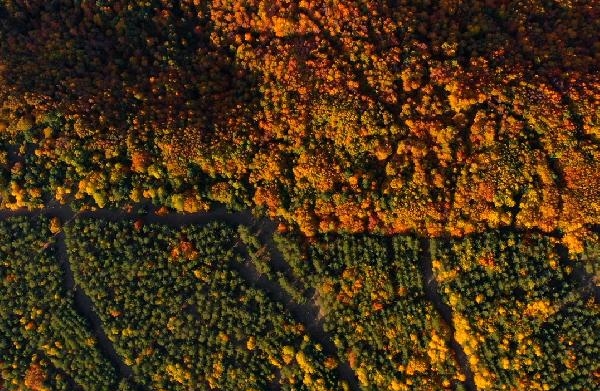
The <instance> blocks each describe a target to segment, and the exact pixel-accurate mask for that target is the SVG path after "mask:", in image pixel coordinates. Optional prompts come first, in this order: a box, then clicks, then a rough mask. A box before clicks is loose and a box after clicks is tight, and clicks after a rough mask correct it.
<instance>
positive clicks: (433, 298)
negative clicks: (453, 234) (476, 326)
mask: <svg viewBox="0 0 600 391" xmlns="http://www.w3.org/2000/svg"><path fill="white" fill-rule="evenodd" d="M420 242H421V246H420V247H421V252H420V262H419V265H420V267H421V274H422V276H423V279H424V286H425V296H426V297H427V300H429V301H430V302H431V303H432V304H433V307H434V308H435V309H436V310H437V312H438V313H439V314H440V315H441V316H442V319H444V322H445V323H446V324H447V325H448V326H449V327H450V332H451V333H452V340H451V341H450V347H451V348H452V349H453V350H454V352H455V353H456V358H457V360H458V365H459V366H460V369H461V371H462V372H463V373H464V374H465V376H466V382H465V386H466V388H467V390H468V391H475V390H477V387H476V386H475V381H474V379H473V372H472V371H471V366H470V365H469V359H468V357H467V355H466V354H465V351H464V349H463V347H462V346H461V345H460V344H459V343H458V342H457V341H456V339H455V338H454V333H455V331H456V330H455V328H454V322H453V320H452V309H451V308H450V306H448V304H446V303H445V302H444V300H443V299H442V296H441V295H440V293H439V287H438V284H437V281H436V279H435V276H434V275H433V264H432V259H431V249H430V243H429V239H426V238H421V239H420Z"/></svg>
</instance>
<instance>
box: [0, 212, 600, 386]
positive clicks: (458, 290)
mask: <svg viewBox="0 0 600 391" xmlns="http://www.w3.org/2000/svg"><path fill="white" fill-rule="evenodd" d="M62 236H64V237H62ZM0 239H1V240H2V242H1V243H2V245H1V246H0V262H1V264H0V283H1V284H2V285H1V287H2V288H1V289H2V293H3V294H2V296H1V297H0V301H1V302H0V304H1V305H0V369H1V372H0V386H1V387H2V388H1V389H7V390H23V389H27V390H34V391H37V390H48V391H50V390H117V389H118V390H121V391H135V390H138V391H140V390H247V391H250V390H290V391H291V390H332V391H334V390H365V391H372V390H391V391H400V390H423V391H426V390H456V391H462V390H469V389H477V390H520V389H527V390H565V389H569V390H592V389H596V388H598V386H599V385H600V377H599V374H600V363H599V362H598V360H597V357H598V355H599V354H600V338H599V335H598V330H599V329H600V323H599V322H600V306H599V304H598V302H597V297H596V296H595V293H594V290H593V288H592V287H590V286H589V285H588V284H586V282H585V281H583V280H582V279H581V278H580V277H578V276H577V274H578V273H577V272H576V269H578V268H582V267H583V265H597V264H598V262H597V261H598V258H597V255H598V254H597V250H596V249H595V248H593V247H590V248H588V249H586V251H585V252H584V254H585V255H584V256H582V258H584V259H581V260H579V261H573V260H569V259H568V257H565V254H563V253H562V252H563V251H564V247H562V245H560V244H559V243H557V240H556V239H555V238H551V237H547V236H542V235H538V234H533V235H532V234H514V233H508V232H504V231H495V232H488V233H486V234H482V235H476V236H470V237H468V238H465V239H452V240H446V239H444V240H433V241H431V242H429V241H428V240H426V239H418V238H415V237H412V236H394V237H388V236H378V235H341V236H340V235H334V236H331V235H326V236H319V237H318V238H313V239H312V240H311V241H306V240H305V239H303V238H302V237H300V236H296V235H291V234H286V235H276V236H275V238H274V242H275V244H276V248H275V249H273V248H266V247H265V245H264V243H262V242H261V240H260V239H258V237H257V236H256V233H255V232H253V230H252V229H251V228H247V227H240V228H239V229H238V230H237V231H236V230H235V229H234V228H231V227H230V226H228V225H226V224H223V223H220V222H212V223H209V224H208V225H203V226H200V225H190V226H181V227H172V226H168V225H164V224H145V223H144V222H143V221H142V220H140V219H138V220H135V219H123V220H121V221H118V222H115V221H108V220H103V219H90V218H76V219H75V220H74V221H70V222H68V223H67V224H65V226H64V227H63V228H61V227H60V225H59V224H57V222H56V219H49V218H45V217H14V218H9V219H7V220H3V221H1V222H0ZM60 240H64V242H63V244H62V245H61V244H60V243H59V242H60ZM60 246H66V250H64V249H63V250H60ZM61 251H62V252H63V254H61ZM273 251H278V252H279V253H280V254H281V256H282V259H283V260H284V261H285V262H284V263H281V262H277V261H276V259H275V258H276V257H275V256H274V253H273ZM65 257H66V258H67V259H64V258H65ZM427 259H429V261H427ZM582 262H585V264H582ZM424 263H425V264H426V263H430V264H431V265H430V267H431V270H432V272H433V275H432V276H430V279H431V280H434V281H435V283H434V284H433V285H431V283H432V281H431V280H429V281H428V280H427V273H426V271H425V270H424V269H423V264H424ZM69 270H70V271H72V274H73V278H74V284H75V288H74V287H73V286H69V282H68V280H69V277H68V274H69ZM265 279H266V280H268V281H271V282H270V283H265V282H264V281H265ZM71 285H72V284H71ZM426 285H429V288H427V289H429V290H431V289H432V288H433V289H434V291H435V292H433V293H431V292H426V290H427V289H426ZM74 289H77V290H80V291H81V292H83V293H84V294H85V295H86V296H87V297H89V300H90V306H91V310H92V311H94V312H95V313H97V314H98V317H99V319H100V323H101V328H102V329H103V332H104V333H105V334H106V338H107V341H106V342H105V343H108V344H109V345H110V346H111V347H109V348H107V346H105V345H104V344H103V343H99V342H98V334H97V331H95V330H93V329H94V327H93V325H92V324H91V319H90V315H89V313H88V312H87V311H86V310H85V309H82V306H81V303H79V304H78V303H77V298H74V294H75V295H76V293H75V292H76V291H75V290H74ZM281 292H284V293H281ZM285 292H287V293H285ZM596 292H597V288H596ZM432 295H433V296H432ZM436 296H437V297H439V298H441V300H442V302H438V301H437V299H436ZM306 303H310V304H311V305H312V306H314V307H315V308H316V309H317V312H318V313H317V314H316V315H315V319H311V320H310V321H308V320H307V319H306V318H305V317H304V316H302V314H301V313H299V312H298V311H293V310H292V311H291V312H290V308H293V307H296V308H308V307H302V305H308V304H306ZM315 325H316V326H315ZM315 327H316V328H315ZM319 328H320V329H321V331H318V330H319ZM109 349H113V350H114V351H115V353H116V358H115V357H113V356H111V354H110V353H108V350H109ZM459 354H464V356H465V358H464V359H462V360H461V358H460V357H459ZM123 367H125V368H127V369H128V370H127V371H123V369H122V368H123ZM348 371H349V372H348ZM348 373H350V375H348ZM468 377H470V379H469V378H468ZM470 382H472V384H471V385H470ZM473 387H475V388H473Z"/></svg>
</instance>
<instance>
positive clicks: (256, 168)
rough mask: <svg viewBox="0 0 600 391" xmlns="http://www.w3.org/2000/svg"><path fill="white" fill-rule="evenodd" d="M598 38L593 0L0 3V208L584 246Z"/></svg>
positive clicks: (599, 197)
mask: <svg viewBox="0 0 600 391" xmlns="http://www.w3.org/2000/svg"><path fill="white" fill-rule="evenodd" d="M598 31H600V6H599V5H598V4H597V2H594V1H592V2H590V1H587V0H570V1H542V0H535V1H529V2H522V1H510V0H508V1H506V0H502V1H500V0H488V1H485V2H482V1H474V0H468V1H453V0H444V1H429V0H428V1H408V0H403V1H380V0H377V1H345V0H337V1H324V2H323V1H307V0H303V1H263V0H247V1H223V0H213V1H198V0H185V1H179V2H171V1H159V0H151V1H146V2H139V1H126V0H117V1H110V2H109V1H75V0H52V1H47V0H44V1H41V0H33V1H31V0H30V1H20V0H7V1H4V2H2V4H1V5H0V86H1V87H0V106H1V116H0V117H1V118H0V132H1V135H0V137H2V139H3V140H4V141H5V144H4V151H2V154H1V156H0V157H2V161H1V162H0V164H1V166H2V171H3V175H2V181H1V188H2V203H3V205H4V206H6V207H13V208H18V207H22V206H28V207H31V208H35V207H37V206H40V205H42V204H44V203H45V202H46V201H48V200H51V199H57V200H59V201H61V202H64V203H73V204H74V205H78V206H81V205H87V206H94V205H95V206H100V207H104V206H108V205H113V206H122V205H126V204H130V203H135V202H138V201H140V200H148V199H149V200H152V201H153V202H155V203H156V204H159V205H164V206H166V207H169V208H172V209H175V210H178V211H182V212H193V211H199V210H205V209H207V208H208V207H209V205H210V204H211V203H213V202H220V203H225V204H227V205H229V206H231V207H234V208H247V207H254V208H256V209H259V210H262V211H265V212H266V213H268V215H270V216H272V217H278V218H281V219H282V220H283V221H284V222H286V224H287V225H290V226H294V227H299V228H300V229H301V230H302V231H303V232H304V233H305V234H306V235H309V236H312V235H315V234H316V233H318V232H340V231H342V232H367V231H368V232H374V231H376V232H383V233H399V232H408V231H416V232H420V233H426V234H428V235H441V234H444V233H446V234H451V235H454V236H461V235H465V234H468V233H472V232H478V231H481V230H484V229H487V228H497V227H505V226H511V227H516V228H520V229H537V230H540V231H543V232H553V231H560V232H562V233H564V234H565V239H564V240H565V243H566V244H567V245H568V246H569V247H570V248H572V249H574V250H579V251H581V250H582V249H583V243H584V241H585V239H586V237H587V236H588V232H589V231H590V230H591V229H592V228H594V225H595V224H596V223H597V221H598V219H599V218H600V186H598V183H600V177H599V175H600V174H599V173H600V166H599V164H600V163H599V162H600V150H599V142H598V137H599V135H600V105H599V99H600V80H599V77H598V76H599V69H598V64H599V63H600V57H599V56H600V40H599V39H600V38H599V34H598V33H597V32H598ZM32 152H33V153H32Z"/></svg>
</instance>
